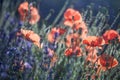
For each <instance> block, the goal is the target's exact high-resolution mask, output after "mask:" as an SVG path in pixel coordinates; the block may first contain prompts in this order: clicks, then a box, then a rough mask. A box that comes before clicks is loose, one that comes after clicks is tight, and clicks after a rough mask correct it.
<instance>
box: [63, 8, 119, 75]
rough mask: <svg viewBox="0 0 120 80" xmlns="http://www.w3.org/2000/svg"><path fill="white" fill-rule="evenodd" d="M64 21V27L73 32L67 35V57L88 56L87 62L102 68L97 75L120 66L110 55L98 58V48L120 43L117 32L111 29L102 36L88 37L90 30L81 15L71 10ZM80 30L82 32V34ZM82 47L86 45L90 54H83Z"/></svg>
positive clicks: (67, 12)
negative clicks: (74, 55)
mask: <svg viewBox="0 0 120 80" xmlns="http://www.w3.org/2000/svg"><path fill="white" fill-rule="evenodd" d="M64 19H65V20H64V25H66V26H69V27H70V28H71V29H72V30H73V33H71V34H69V35H67V36H66V38H65V44H66V47H67V49H66V50H65V55H66V56H71V55H73V54H76V55H77V56H78V55H79V56H82V55H86V62H88V61H89V62H91V63H92V64H97V65H99V66H100V67H99V68H98V70H97V73H99V71H100V69H101V70H103V71H106V70H107V69H110V68H112V67H115V66H117V65H118V61H117V60H116V59H115V58H114V57H112V56H110V55H108V54H105V53H102V55H100V56H97V52H98V51H97V49H98V48H99V49H103V47H102V46H103V45H105V44H110V43H111V41H116V40H118V42H120V35H119V34H118V32H117V31H115V30H112V29H111V30H107V31H106V32H105V33H104V34H103V35H102V36H87V33H88V30H87V27H86V25H85V22H84V21H83V19H82V16H81V14H80V13H79V12H78V11H77V10H74V9H71V8H69V9H67V10H66V12H65V13H64ZM79 30H80V31H81V32H80V33H79ZM74 31H75V32H74ZM81 45H86V46H85V47H86V48H85V50H86V51H87V52H88V54H84V53H83V51H82V49H81V48H80V47H79V46H81ZM76 52H77V53H76Z"/></svg>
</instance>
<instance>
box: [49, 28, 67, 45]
mask: <svg viewBox="0 0 120 80" xmlns="http://www.w3.org/2000/svg"><path fill="white" fill-rule="evenodd" d="M65 31H66V30H65V29H62V28H52V30H51V32H50V33H49V34H48V36H47V37H48V41H49V42H51V43H53V42H55V41H56V39H58V37H59V36H60V35H63V34H64V33H65Z"/></svg>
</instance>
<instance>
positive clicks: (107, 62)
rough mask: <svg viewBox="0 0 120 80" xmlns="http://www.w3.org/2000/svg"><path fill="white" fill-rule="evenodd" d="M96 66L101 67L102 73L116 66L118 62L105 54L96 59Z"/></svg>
mask: <svg viewBox="0 0 120 80" xmlns="http://www.w3.org/2000/svg"><path fill="white" fill-rule="evenodd" d="M97 64H98V65H100V66H101V69H102V70H103V71H106V70H107V69H110V68H113V67H115V66H117V65H118V61H117V60H116V59H115V58H114V57H112V56H109V55H107V54H102V55H101V56H100V57H99V58H98V62H97Z"/></svg>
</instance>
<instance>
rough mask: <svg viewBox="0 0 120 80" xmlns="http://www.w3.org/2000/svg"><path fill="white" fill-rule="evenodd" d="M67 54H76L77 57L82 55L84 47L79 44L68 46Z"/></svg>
mask: <svg viewBox="0 0 120 80" xmlns="http://www.w3.org/2000/svg"><path fill="white" fill-rule="evenodd" d="M64 54H65V56H72V55H76V56H77V57H79V56H82V49H81V48H80V47H78V46H75V47H71V48H67V49H66V50H65V52H64Z"/></svg>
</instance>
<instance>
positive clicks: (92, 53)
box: [86, 48, 98, 63]
mask: <svg viewBox="0 0 120 80" xmlns="http://www.w3.org/2000/svg"><path fill="white" fill-rule="evenodd" d="M97 58H98V56H97V50H96V49H95V48H91V49H90V48H89V50H88V55H87V57H86V61H90V62H92V63H95V62H96V61H97Z"/></svg>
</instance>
